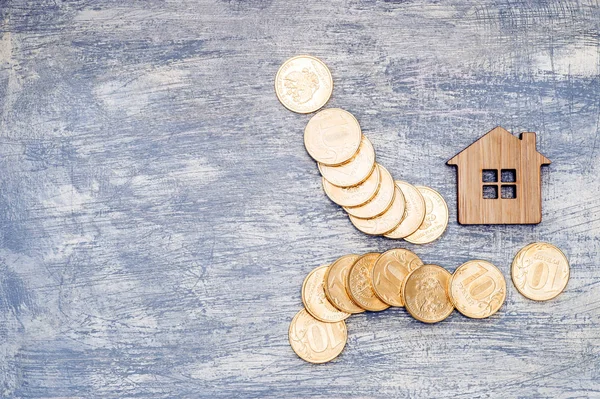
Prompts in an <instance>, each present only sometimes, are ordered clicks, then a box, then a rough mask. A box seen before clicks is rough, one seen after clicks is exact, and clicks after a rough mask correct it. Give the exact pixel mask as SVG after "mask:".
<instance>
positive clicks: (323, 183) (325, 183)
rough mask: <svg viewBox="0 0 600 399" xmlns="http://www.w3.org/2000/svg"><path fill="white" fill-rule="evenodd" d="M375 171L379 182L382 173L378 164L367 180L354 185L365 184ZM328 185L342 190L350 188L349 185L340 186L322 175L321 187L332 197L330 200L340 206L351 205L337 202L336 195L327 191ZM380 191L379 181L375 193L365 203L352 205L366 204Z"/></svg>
mask: <svg viewBox="0 0 600 399" xmlns="http://www.w3.org/2000/svg"><path fill="white" fill-rule="evenodd" d="M374 173H377V181H378V182H379V180H380V179H381V177H380V174H379V168H378V167H377V166H374V167H373V170H372V171H371V175H369V176H368V177H367V178H366V179H365V181H363V182H362V183H360V184H358V185H356V186H354V187H359V186H361V185H363V184H365V183H366V182H367V181H368V180H369V179H370V178H371V176H373V174H374ZM327 185H330V186H333V187H335V188H338V189H341V190H344V189H347V188H349V187H346V188H344V187H338V186H336V185H335V184H332V183H330V182H329V181H328V180H327V179H325V178H324V177H322V176H321V187H322V188H323V191H324V192H325V195H327V197H328V198H329V199H330V200H331V201H332V202H333V203H334V204H337V205H339V206H341V207H344V206H349V205H342V204H340V203H339V202H337V201H336V200H335V199H334V197H333V196H332V195H330V193H328V192H327V188H326V187H327ZM378 191H379V183H377V186H376V187H375V190H374V191H373V193H372V194H371V196H370V197H369V198H368V199H367V200H366V201H365V202H363V203H360V204H357V205H351V206H361V205H364V204H366V203H367V202H369V201H371V200H372V199H373V197H375V195H377V192H378Z"/></svg>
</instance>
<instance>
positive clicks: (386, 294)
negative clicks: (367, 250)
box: [373, 248, 423, 306]
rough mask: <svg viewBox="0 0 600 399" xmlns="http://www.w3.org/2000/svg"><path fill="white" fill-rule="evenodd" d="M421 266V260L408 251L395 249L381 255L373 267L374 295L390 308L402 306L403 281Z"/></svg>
mask: <svg viewBox="0 0 600 399" xmlns="http://www.w3.org/2000/svg"><path fill="white" fill-rule="evenodd" d="M421 266H423V262H422V261H421V259H419V257H418V256H417V255H415V254H414V253H413V252H411V251H409V250H408V249H402V248H395V249H390V250H389V251H387V252H384V253H382V254H381V256H380V257H379V259H377V262H375V266H373V289H374V290H375V294H377V296H378V297H379V299H381V300H382V301H383V302H385V303H387V304H388V305H390V306H404V301H403V300H402V296H403V295H402V287H403V285H404V280H405V279H406V277H407V276H408V275H409V274H410V272H412V271H413V270H415V269H417V268H419V267H421Z"/></svg>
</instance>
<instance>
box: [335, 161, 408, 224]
mask: <svg viewBox="0 0 600 399" xmlns="http://www.w3.org/2000/svg"><path fill="white" fill-rule="evenodd" d="M376 167H377V168H378V169H379V175H380V179H379V188H378V190H377V193H376V194H375V196H374V197H373V198H372V199H371V200H369V202H367V203H365V204H363V205H360V206H357V207H352V208H351V207H344V210H345V211H346V212H347V213H348V214H349V215H352V216H354V217H357V218H361V219H370V218H374V217H376V216H379V215H381V214H383V213H384V212H385V211H387V210H388V209H389V208H390V206H392V202H394V194H395V187H396V186H395V185H394V178H393V177H392V175H391V174H390V172H388V170H387V169H386V168H384V167H383V166H381V165H379V164H376Z"/></svg>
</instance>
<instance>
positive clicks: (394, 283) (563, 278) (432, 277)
mask: <svg viewBox="0 0 600 399" xmlns="http://www.w3.org/2000/svg"><path fill="white" fill-rule="evenodd" d="M511 274H512V279H513V282H514V284H515V286H516V287H517V289H518V290H519V292H521V293H522V294H523V295H525V296H526V297H527V298H530V299H534V300H548V299H552V298H554V297H555V296H557V295H558V294H560V293H561V292H562V291H563V290H564V288H565V287H566V284H567V281H568V279H569V263H568V260H567V258H566V257H565V255H564V254H563V253H562V252H561V251H560V250H559V249H558V248H556V247H554V246H553V245H551V244H546V243H535V244H530V245H528V246H527V247H525V248H523V249H522V250H521V251H519V253H518V254H517V256H516V257H515V260H514V261H513V265H512V268H511ZM505 298H506V281H505V279H504V276H503V275H502V273H501V272H500V270H499V269H498V268H497V267H496V266H494V265H493V264H491V263H490V262H487V261H484V260H471V261H468V262H466V263H464V264H462V265H461V266H459V267H458V268H457V269H456V270H455V271H454V273H452V274H451V273H450V272H448V271H447V270H446V269H444V268H443V267H441V266H438V265H433V264H428V265H425V264H423V262H422V261H421V259H419V257H418V256H417V255H416V254H414V253H413V252H411V251H409V250H406V249H401V248H396V249H392V250H389V251H387V252H384V253H383V254H379V253H367V254H365V255H362V256H360V255H354V254H352V255H345V256H342V257H341V258H339V259H337V260H336V261H335V262H333V263H332V264H331V265H325V266H320V267H317V268H316V269H314V270H312V271H311V272H310V273H309V274H308V276H307V277H306V278H305V280H304V283H303V285H302V302H303V304H304V309H302V310H301V311H300V312H298V313H297V314H296V316H295V317H294V319H293V320H292V322H291V324H290V329H289V340H290V345H291V346H292V349H293V350H294V351H295V352H296V353H297V354H298V356H300V357H301V358H302V359H304V360H306V361H308V362H311V363H324V362H328V361H330V360H332V359H333V358H335V357H336V356H337V355H339V354H340V353H341V352H342V350H343V348H344V346H345V344H346V341H347V338H348V333H347V329H346V324H345V322H344V320H345V319H347V318H348V317H349V316H350V315H351V314H357V313H362V312H364V311H367V310H368V311H373V312H377V311H382V310H385V309H387V308H389V307H390V306H397V307H405V309H406V310H407V312H408V313H409V314H410V315H411V316H413V317H414V318H415V319H417V320H419V321H422V322H424V323H437V322H440V321H442V320H444V319H446V318H447V317H448V316H449V315H450V314H451V313H452V311H453V310H454V309H457V310H458V311H459V312H460V313H462V314H463V315H464V316H467V317H470V318H475V319H482V318H486V317H490V316H491V315H493V314H494V313H496V312H497V311H498V310H499V309H500V307H501V306H502V304H503V303H504V300H505Z"/></svg>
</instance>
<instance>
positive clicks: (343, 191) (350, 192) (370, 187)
mask: <svg viewBox="0 0 600 399" xmlns="http://www.w3.org/2000/svg"><path fill="white" fill-rule="evenodd" d="M379 179H380V174H379V168H378V167H377V166H376V167H374V168H373V171H372V172H371V174H370V175H369V177H367V180H365V181H364V182H362V183H360V184H359V185H357V186H353V187H338V186H334V185H333V184H331V183H330V182H328V181H327V180H326V179H325V178H324V177H323V178H322V179H321V180H322V182H323V190H324V191H325V194H327V196H328V197H329V199H330V200H332V201H333V202H335V203H336V204H338V205H341V206H359V205H362V204H364V203H365V202H368V201H369V200H371V199H372V198H373V197H374V196H375V194H377V189H378V188H379Z"/></svg>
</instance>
